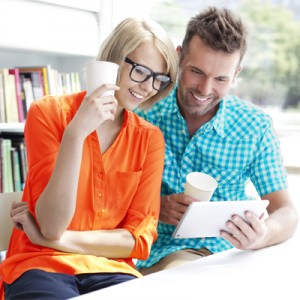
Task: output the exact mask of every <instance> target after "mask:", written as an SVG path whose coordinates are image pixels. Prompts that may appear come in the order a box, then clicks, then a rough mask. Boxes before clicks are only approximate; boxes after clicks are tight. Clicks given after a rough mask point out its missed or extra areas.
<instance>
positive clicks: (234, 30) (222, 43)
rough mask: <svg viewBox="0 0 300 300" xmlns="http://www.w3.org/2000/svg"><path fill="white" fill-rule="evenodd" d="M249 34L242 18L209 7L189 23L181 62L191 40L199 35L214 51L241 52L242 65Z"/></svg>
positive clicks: (221, 9)
mask: <svg viewBox="0 0 300 300" xmlns="http://www.w3.org/2000/svg"><path fill="white" fill-rule="evenodd" d="M247 33H248V30H247V28H246V25H245V24H244V22H243V21H242V19H241V17H240V16H238V15H236V14H235V13H234V12H233V11H231V10H229V9H227V8H216V7H208V8H207V9H206V10H205V11H203V12H201V13H199V14H197V15H196V16H195V17H192V18H191V20H190V21H189V23H188V25H187V29H186V33H185V36H184V39H183V42H182V55H181V60H182V58H183V57H184V56H185V54H186V53H187V51H188V47H189V42H190V41H191V39H192V38H193V37H194V36H195V35H198V36H199V37H200V38H201V40H202V42H203V43H204V44H206V45H207V46H209V47H210V48H212V49H214V50H221V51H224V52H226V53H229V54H231V53H233V52H235V51H240V61H239V63H240V62H241V61H242V59H243V57H244V55H245V53H246V51H247Z"/></svg>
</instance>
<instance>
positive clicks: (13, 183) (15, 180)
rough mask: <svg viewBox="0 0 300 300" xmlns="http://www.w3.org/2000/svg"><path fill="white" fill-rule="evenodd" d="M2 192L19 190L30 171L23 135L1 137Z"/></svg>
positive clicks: (0, 184)
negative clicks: (11, 137)
mask: <svg viewBox="0 0 300 300" xmlns="http://www.w3.org/2000/svg"><path fill="white" fill-rule="evenodd" d="M0 162H1V163H0V192H1V193H10V192H19V191H22V190H23V188H24V184H25V180H26V175H27V171H28V166H27V159H26V147H25V143H24V139H23V137H21V136H20V137H18V138H17V137H14V138H13V139H10V138H0Z"/></svg>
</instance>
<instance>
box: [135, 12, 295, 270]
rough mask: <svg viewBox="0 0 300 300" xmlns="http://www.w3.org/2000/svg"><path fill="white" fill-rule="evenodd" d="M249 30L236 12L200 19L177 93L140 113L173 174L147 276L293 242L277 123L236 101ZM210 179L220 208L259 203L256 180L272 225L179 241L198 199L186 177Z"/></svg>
mask: <svg viewBox="0 0 300 300" xmlns="http://www.w3.org/2000/svg"><path fill="white" fill-rule="evenodd" d="M246 36H247V33H246V27H245V25H244V24H243V22H242V20H241V19H240V17H238V16H236V15H234V14H233V12H231V11H230V10H228V9H219V8H213V7H211V8H208V9H207V10H206V11H204V12H203V13H200V14H198V15H197V16H195V17H194V18H192V19H191V20H190V22H189V24H188V26H187V30H186V34H185V37H184V40H183V43H182V46H181V47H180V46H179V47H178V48H177V52H178V54H179V75H178V82H177V86H176V87H175V89H174V90H173V92H172V93H171V94H170V95H169V96H168V97H166V98H165V99H163V100H162V101H160V102H158V103H156V105H154V106H153V107H152V108H151V109H150V110H149V111H147V112H145V111H138V113H139V114H140V115H141V116H143V117H144V118H145V119H147V120H148V121H150V122H152V123H153V124H155V125H157V126H159V127H160V128H161V130H162V132H163V134H164V138H165V143H166V150H165V166H164V173H163V181H162V190H161V195H162V196H161V213H160V223H159V226H158V232H159V237H158V240H157V241H156V242H155V243H154V245H153V246H152V250H151V255H150V257H149V258H148V260H146V261H142V260H140V261H138V262H137V267H138V268H140V271H141V272H142V273H143V274H149V273H152V272H156V271H159V270H162V269H166V268H169V267H172V266H175V265H178V264H182V263H184V262H187V261H189V260H193V259H197V258H199V257H201V256H206V255H210V254H213V253H217V252H220V251H224V250H227V249H230V248H232V247H236V248H238V249H253V250H254V249H260V248H264V247H267V246H271V245H274V244H277V243H280V242H283V241H285V240H287V239H288V238H290V237H291V236H292V235H293V233H294V231H295V229H296V226H297V222H298V216H297V212H296V209H295V207H294V205H293V203H292V200H291V198H290V196H289V193H288V190H287V182H286V171H285V169H284V167H283V164H282V158H281V153H280V148H279V142H278V139H277V137H276V134H275V132H274V129H273V127H272V120H271V118H270V117H269V116H268V115H266V114H265V113H263V112H262V111H261V110H260V109H259V108H258V107H256V106H254V105H253V104H251V103H248V102H246V101H242V100H240V99H238V98H237V97H235V96H230V95H229V94H228V92H229V89H230V86H231V84H232V83H233V82H234V81H235V79H236V78H237V76H238V74H239V73H240V71H241V62H242V59H243V57H244V54H245V52H246V49H247V41H246ZM193 171H199V172H204V173H207V174H209V175H211V176H213V177H214V178H215V179H216V180H217V181H218V188H217V190H216V191H215V193H214V195H213V197H212V201H220V200H245V199H252V198H251V197H250V196H248V195H246V191H245V187H246V185H247V183H248V182H249V179H250V180H251V181H252V183H253V184H254V185H255V187H256V190H257V191H258V193H259V195H260V196H261V198H262V199H268V200H269V201H270V204H269V206H268V215H269V216H268V218H267V219H265V220H264V221H263V220H262V219H260V218H259V217H257V216H255V215H254V214H252V213H251V212H247V213H246V214H245V218H246V219H247V221H248V222H249V223H247V222H245V221H244V219H243V218H242V216H233V218H232V219H231V220H228V222H227V223H226V228H228V231H222V232H221V237H216V238H199V239H196V238H193V239H174V238H172V233H173V231H174V229H175V226H176V225H177V224H178V223H179V220H180V219H181V217H182V215H183V213H184V212H185V210H186V208H187V206H188V205H189V204H190V203H191V202H192V201H194V199H192V198H190V197H188V196H185V195H184V194H183V191H184V185H185V178H186V175H187V174H188V173H190V172H193Z"/></svg>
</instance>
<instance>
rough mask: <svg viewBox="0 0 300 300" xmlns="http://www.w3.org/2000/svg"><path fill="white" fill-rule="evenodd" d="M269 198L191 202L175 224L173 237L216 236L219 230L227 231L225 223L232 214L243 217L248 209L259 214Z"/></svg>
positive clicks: (264, 208)
mask: <svg viewBox="0 0 300 300" xmlns="http://www.w3.org/2000/svg"><path fill="white" fill-rule="evenodd" d="M268 205H269V200H243V201H213V202H210V201H209V202H193V203H191V204H190V205H189V207H188V208H187V210H186V212H185V214H184V215H183V217H182V219H181V220H180V223H179V224H178V225H177V227H176V229H175V231H174V233H173V238H200V237H218V236H220V230H221V229H224V230H227V231H228V228H226V226H225V223H226V222H227V221H228V220H229V219H231V216H232V215H233V214H237V215H239V216H241V217H243V218H244V213H245V211H247V210H249V211H252V212H253V213H255V214H256V215H257V216H261V214H262V213H263V212H265V210H266V207H267V206H268Z"/></svg>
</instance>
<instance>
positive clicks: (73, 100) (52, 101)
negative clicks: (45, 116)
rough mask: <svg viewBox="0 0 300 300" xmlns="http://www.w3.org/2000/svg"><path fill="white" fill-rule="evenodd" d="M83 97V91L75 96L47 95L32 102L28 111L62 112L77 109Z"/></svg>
mask: <svg viewBox="0 0 300 300" xmlns="http://www.w3.org/2000/svg"><path fill="white" fill-rule="evenodd" d="M84 96H85V91H83V92H79V93H75V94H65V95H60V96H53V95H47V96H44V97H42V98H40V99H38V100H36V101H34V102H32V104H31V106H30V109H34V108H36V109H40V110H47V111H48V112H51V110H57V109H59V110H62V111H69V110H72V109H73V108H76V109H77V108H78V107H79V106H80V104H81V101H82V100H83V98H84Z"/></svg>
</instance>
